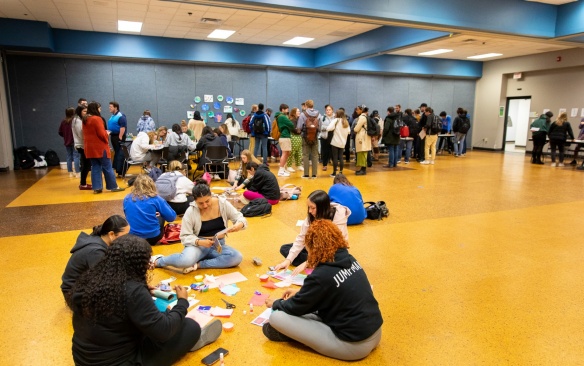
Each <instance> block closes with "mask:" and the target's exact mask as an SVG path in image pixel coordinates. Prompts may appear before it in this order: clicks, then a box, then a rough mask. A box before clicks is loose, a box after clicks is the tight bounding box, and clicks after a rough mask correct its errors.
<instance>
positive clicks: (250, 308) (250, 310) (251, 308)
mask: <svg viewBox="0 0 584 366" xmlns="http://www.w3.org/2000/svg"><path fill="white" fill-rule="evenodd" d="M249 312H250V313H253V304H249Z"/></svg>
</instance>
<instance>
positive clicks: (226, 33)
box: [207, 29, 235, 39]
mask: <svg viewBox="0 0 584 366" xmlns="http://www.w3.org/2000/svg"><path fill="white" fill-rule="evenodd" d="M233 33H235V31H232V30H223V29H215V30H214V31H213V32H211V34H209V35H208V36H207V38H217V39H227V38H229V37H231V35H232V34H233Z"/></svg>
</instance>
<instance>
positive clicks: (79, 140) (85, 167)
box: [72, 104, 93, 191]
mask: <svg viewBox="0 0 584 366" xmlns="http://www.w3.org/2000/svg"><path fill="white" fill-rule="evenodd" d="M86 118H87V106H86V105H83V104H81V105H79V106H77V109H76V110H75V116H74V117H73V125H72V131H73V140H74V141H75V149H76V150H77V152H78V153H79V165H80V168H81V174H80V180H79V189H80V190H88V191H90V190H92V189H93V187H92V185H91V184H87V175H88V174H89V172H90V171H91V161H89V159H87V157H86V156H85V149H84V139H83V121H85V119H86Z"/></svg>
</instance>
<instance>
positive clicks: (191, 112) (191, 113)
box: [187, 111, 195, 119]
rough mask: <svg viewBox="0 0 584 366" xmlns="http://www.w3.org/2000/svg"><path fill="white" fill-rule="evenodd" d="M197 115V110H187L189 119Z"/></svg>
mask: <svg viewBox="0 0 584 366" xmlns="http://www.w3.org/2000/svg"><path fill="white" fill-rule="evenodd" d="M193 117H195V111H187V119H193Z"/></svg>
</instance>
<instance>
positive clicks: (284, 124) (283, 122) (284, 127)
mask: <svg viewBox="0 0 584 366" xmlns="http://www.w3.org/2000/svg"><path fill="white" fill-rule="evenodd" d="M276 121H277V122H278V129H279V130H280V138H288V139H289V138H290V133H291V131H292V130H293V129H294V123H292V121H290V119H288V116H287V115H286V114H284V113H282V112H277V113H276Z"/></svg>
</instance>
